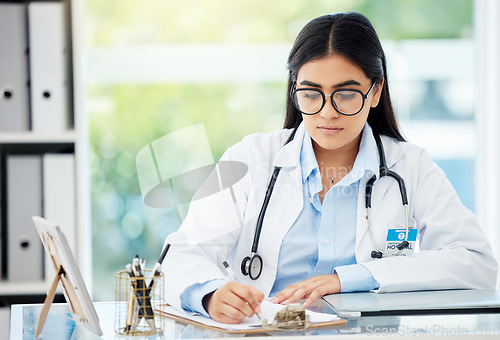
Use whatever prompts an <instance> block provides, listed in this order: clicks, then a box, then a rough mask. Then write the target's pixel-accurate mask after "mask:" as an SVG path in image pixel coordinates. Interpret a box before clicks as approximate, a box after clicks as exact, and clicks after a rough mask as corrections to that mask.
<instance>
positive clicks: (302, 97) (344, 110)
mask: <svg viewBox="0 0 500 340" xmlns="http://www.w3.org/2000/svg"><path fill="white" fill-rule="evenodd" d="M375 84H376V83H373V84H372V86H371V87H370V89H369V90H368V92H366V94H364V93H363V92H361V91H360V90H357V89H338V90H335V91H333V92H332V93H331V94H330V100H331V102H332V105H333V107H334V108H335V110H337V112H338V113H340V114H343V115H344V116H354V115H355V114H358V113H359V112H360V111H361V110H362V109H363V107H364V106H365V100H366V98H367V97H368V96H369V95H370V92H372V90H373V87H374V86H375ZM292 88H293V89H294V90H293V91H292V92H291V93H290V95H291V97H292V102H293V105H294V106H295V108H296V109H297V110H299V111H300V112H301V113H303V114H305V115H315V114H316V113H318V112H320V111H321V110H322V109H323V107H325V104H326V95H325V94H324V93H323V91H321V90H320V89H315V88H302V89H297V88H295V85H294V86H293V87H292Z"/></svg>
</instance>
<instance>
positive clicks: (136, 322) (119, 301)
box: [115, 269, 164, 336]
mask: <svg viewBox="0 0 500 340" xmlns="http://www.w3.org/2000/svg"><path fill="white" fill-rule="evenodd" d="M163 295H164V285H163V274H162V273H159V274H158V275H153V271H152V270H148V269H146V270H144V274H143V275H142V276H137V277H136V276H134V275H133V274H130V273H129V271H127V270H122V271H120V272H117V273H116V275H115V301H116V310H115V332H116V333H117V334H120V335H132V336H135V335H137V336H143V335H156V334H161V333H162V332H163V328H164V325H163V323H164V318H163V317H161V316H159V315H157V314H155V313H154V310H155V308H156V306H157V305H159V304H161V303H162V302H163Z"/></svg>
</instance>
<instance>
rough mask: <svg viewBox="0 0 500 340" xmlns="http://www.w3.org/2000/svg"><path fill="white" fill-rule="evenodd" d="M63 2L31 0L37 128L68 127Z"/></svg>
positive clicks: (34, 120)
mask: <svg viewBox="0 0 500 340" xmlns="http://www.w3.org/2000/svg"><path fill="white" fill-rule="evenodd" d="M64 18H65V16H64V3H63V2H30V3H29V4H28V27H29V30H28V31H29V46H30V76H31V121H32V129H33V131H35V132H61V131H64V130H67V129H68V128H69V125H70V119H69V112H70V110H69V85H68V84H69V81H68V78H69V76H68V74H69V71H68V67H67V65H68V60H69V55H68V44H67V40H66V32H67V29H66V27H65V26H66V25H65V19H64Z"/></svg>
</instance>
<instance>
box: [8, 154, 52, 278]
mask: <svg viewBox="0 0 500 340" xmlns="http://www.w3.org/2000/svg"><path fill="white" fill-rule="evenodd" d="M6 157H7V160H6V163H7V169H6V170H7V171H6V176H7V188H6V189H7V201H6V203H7V211H6V214H7V244H6V247H7V279H8V280H9V281H41V280H43V248H42V243H41V242H40V239H39V237H38V233H37V231H36V229H35V228H33V223H32V219H31V217H32V216H33V215H40V214H41V213H42V156H41V155H15V154H9V155H7V156H6Z"/></svg>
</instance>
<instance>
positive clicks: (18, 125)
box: [0, 3, 30, 131]
mask: <svg viewBox="0 0 500 340" xmlns="http://www.w3.org/2000/svg"><path fill="white" fill-rule="evenodd" d="M0 48H1V51H2V52H1V53H0V131H28V130H29V129H30V119H29V118H30V115H29V85H28V84H29V81H28V80H29V76H28V33H27V24H26V5H25V4H23V3H0Z"/></svg>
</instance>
